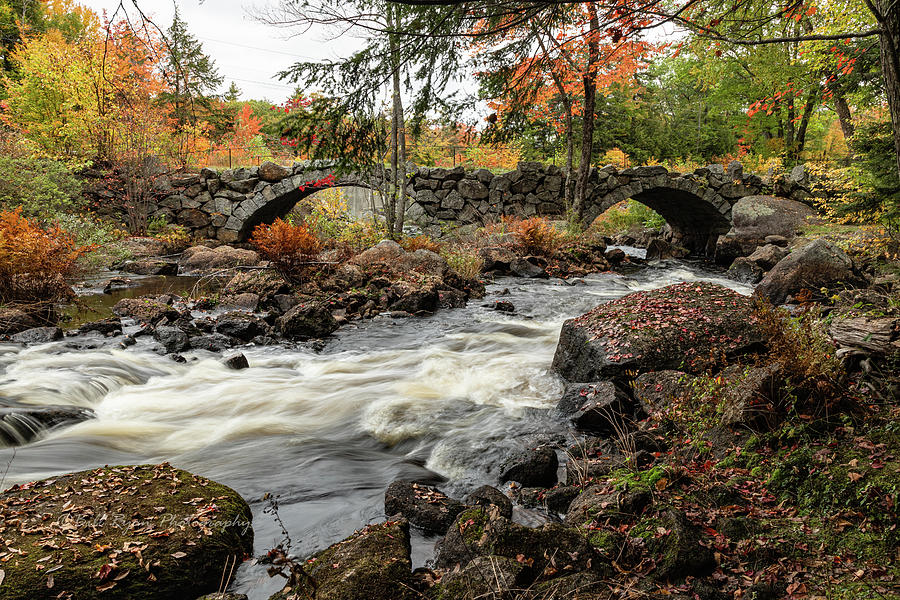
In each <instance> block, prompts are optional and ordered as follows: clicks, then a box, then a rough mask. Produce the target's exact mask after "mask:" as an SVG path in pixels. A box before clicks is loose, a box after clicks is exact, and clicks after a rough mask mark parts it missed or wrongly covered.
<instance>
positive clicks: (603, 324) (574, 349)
mask: <svg viewBox="0 0 900 600" xmlns="http://www.w3.org/2000/svg"><path fill="white" fill-rule="evenodd" d="M763 338H764V336H763V334H762V331H761V329H760V328H759V325H758V322H757V318H756V316H755V308H754V303H753V300H752V299H751V298H749V297H747V296H742V295H741V294H738V293H737V292H735V291H732V290H730V289H728V288H725V287H722V286H720V285H716V284H713V283H707V282H695V283H679V284H675V285H670V286H667V287H664V288H660V289H657V290H651V291H646V292H636V293H633V294H628V295H627V296H623V297H622V298H619V299H618V300H614V301H612V302H607V303H605V304H601V305H599V306H597V307H596V308H594V309H593V310H591V311H590V312H588V313H586V314H584V315H582V316H580V317H577V318H575V319H569V320H568V321H566V322H565V323H564V324H563V328H562V332H561V333H560V336H559V345H558V346H557V348H556V355H555V356H554V357H553V367H552V368H553V370H554V371H556V372H557V373H559V374H561V375H562V376H563V377H565V378H566V379H568V380H569V381H600V380H606V379H613V378H616V377H621V378H624V379H631V378H633V374H634V373H635V372H636V373H638V374H639V373H645V372H648V371H657V370H662V369H671V368H682V369H684V370H687V371H690V372H699V371H702V370H704V369H705V368H707V367H709V366H711V365H712V364H717V360H719V359H718V358H717V357H721V356H733V355H739V354H743V353H746V352H748V351H751V350H754V349H756V348H758V347H759V344H760V342H762V341H763Z"/></svg>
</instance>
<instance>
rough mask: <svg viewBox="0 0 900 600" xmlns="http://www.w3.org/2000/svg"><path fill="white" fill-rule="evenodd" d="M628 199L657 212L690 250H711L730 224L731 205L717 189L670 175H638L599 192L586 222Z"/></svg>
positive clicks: (681, 242) (696, 180) (679, 240)
mask: <svg viewBox="0 0 900 600" xmlns="http://www.w3.org/2000/svg"><path fill="white" fill-rule="evenodd" d="M627 199H632V200H635V201H637V202H640V203H641V204H644V205H646V206H648V207H649V208H651V209H653V210H654V211H656V212H657V213H658V214H659V215H660V216H661V217H662V218H663V219H665V220H666V223H668V224H669V226H670V227H671V228H672V237H673V241H674V242H675V243H677V244H679V245H681V246H684V247H686V248H688V249H689V250H690V251H691V252H696V253H706V252H708V251H709V250H710V249H711V248H712V247H714V244H715V241H716V239H717V238H718V236H719V235H721V234H723V233H726V232H727V231H728V230H729V229H730V227H731V204H730V203H729V202H728V200H726V199H725V198H723V197H722V196H721V195H719V194H718V193H717V191H716V190H715V189H714V188H711V187H709V186H707V185H706V184H705V182H704V181H702V180H698V179H694V178H686V177H682V176H675V177H673V176H671V175H669V174H661V175H656V176H654V177H644V178H641V177H635V178H633V179H632V180H631V181H630V182H629V183H627V184H626V185H621V186H619V187H616V188H615V189H614V190H613V191H611V192H608V193H605V194H598V195H597V196H595V197H594V199H593V202H592V203H591V204H592V205H591V206H589V208H588V209H587V211H586V214H585V216H586V217H587V222H589V223H590V222H593V220H594V219H596V218H597V217H598V216H599V215H601V214H603V213H604V212H605V211H607V210H608V209H609V208H611V207H612V206H614V205H615V204H618V203H619V202H622V201H623V200H627Z"/></svg>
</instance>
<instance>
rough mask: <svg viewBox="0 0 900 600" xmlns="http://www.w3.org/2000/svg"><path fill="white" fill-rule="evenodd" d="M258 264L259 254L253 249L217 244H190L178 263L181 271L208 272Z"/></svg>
mask: <svg viewBox="0 0 900 600" xmlns="http://www.w3.org/2000/svg"><path fill="white" fill-rule="evenodd" d="M258 264H259V255H258V254H257V253H256V252H254V251H253V250H244V249H243V248H233V247H231V246H219V247H218V248H207V247H206V246H192V247H190V248H188V249H187V250H185V251H184V253H182V255H181V258H179V259H178V265H179V266H180V267H181V271H182V272H183V273H198V272H204V273H209V272H213V271H219V270H223V269H231V268H234V267H244V266H254V265H258Z"/></svg>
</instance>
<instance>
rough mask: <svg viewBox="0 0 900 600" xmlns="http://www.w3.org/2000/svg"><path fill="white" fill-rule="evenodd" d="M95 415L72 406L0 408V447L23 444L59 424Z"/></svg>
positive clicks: (75, 421)
mask: <svg viewBox="0 0 900 600" xmlns="http://www.w3.org/2000/svg"><path fill="white" fill-rule="evenodd" d="M93 416H94V412H93V411H91V410H88V409H85V408H76V407H70V406H41V407H7V408H0V447H10V446H23V445H25V444H28V443H30V442H33V441H34V440H36V439H37V438H39V437H41V436H42V435H43V434H44V433H45V432H47V431H50V430H51V429H53V428H55V427H57V426H59V425H62V424H64V423H77V422H79V421H84V420H86V419H89V418H91V417H93Z"/></svg>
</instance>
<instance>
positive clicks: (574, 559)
mask: <svg viewBox="0 0 900 600" xmlns="http://www.w3.org/2000/svg"><path fill="white" fill-rule="evenodd" d="M491 554H493V555H497V556H504V557H506V558H514V559H517V560H521V561H522V562H524V564H526V565H530V567H529V569H530V570H529V574H528V581H532V580H534V579H536V578H537V577H538V576H540V575H541V574H542V573H544V569H545V567H547V565H548V564H550V563H551V561H552V563H553V566H554V570H555V572H562V573H565V572H571V571H586V570H588V569H589V568H591V565H592V564H593V563H598V562H599V559H598V557H597V556H596V554H595V553H594V551H593V548H591V546H590V544H588V542H587V540H586V539H585V537H584V536H583V535H582V534H581V533H580V532H578V531H577V530H575V529H574V528H569V527H565V526H563V525H560V524H559V523H548V524H545V525H543V526H542V527H539V528H531V527H526V526H524V525H519V524H518V523H514V522H512V521H510V520H509V519H506V518H504V517H501V516H500V515H499V514H497V513H496V511H492V510H491V509H490V508H488V509H485V508H472V509H469V510H466V511H464V512H462V513H460V515H459V516H458V517H457V518H456V521H455V522H454V523H453V525H452V526H451V527H450V529H449V530H448V531H447V535H446V536H445V537H444V540H443V542H442V543H441V545H440V548H439V550H438V555H437V559H436V560H435V564H436V566H438V567H439V568H448V569H453V568H455V566H456V565H460V567H461V568H463V567H465V566H466V565H467V564H469V563H470V562H471V561H472V560H473V559H474V558H475V557H477V556H487V555H491ZM520 556H521V558H519V557H520ZM598 566H599V565H598Z"/></svg>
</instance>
